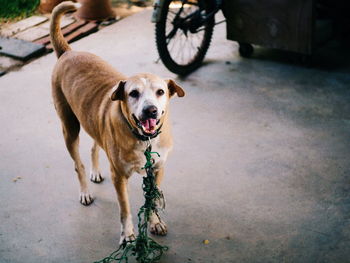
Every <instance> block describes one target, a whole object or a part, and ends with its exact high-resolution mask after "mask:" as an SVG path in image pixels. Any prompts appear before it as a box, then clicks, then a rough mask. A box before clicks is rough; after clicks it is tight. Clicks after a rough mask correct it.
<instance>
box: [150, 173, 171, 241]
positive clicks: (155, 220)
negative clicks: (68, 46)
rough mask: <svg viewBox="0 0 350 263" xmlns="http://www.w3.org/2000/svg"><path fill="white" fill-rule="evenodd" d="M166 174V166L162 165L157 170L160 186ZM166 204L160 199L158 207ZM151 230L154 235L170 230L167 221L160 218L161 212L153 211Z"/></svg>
mask: <svg viewBox="0 0 350 263" xmlns="http://www.w3.org/2000/svg"><path fill="white" fill-rule="evenodd" d="M163 176H164V168H163V167H161V168H159V169H157V170H156V171H155V177H156V184H157V186H158V188H159V187H160V183H161V181H162V179H163ZM162 201H163V202H165V201H164V200H162ZM164 205H165V204H161V201H158V203H157V207H158V208H161V207H162V206H164ZM149 222H150V232H151V233H152V234H154V235H158V236H165V235H166V234H167V232H168V230H167V226H166V224H165V222H164V221H163V220H162V219H161V218H160V216H159V214H156V213H152V215H151V217H150V219H149Z"/></svg>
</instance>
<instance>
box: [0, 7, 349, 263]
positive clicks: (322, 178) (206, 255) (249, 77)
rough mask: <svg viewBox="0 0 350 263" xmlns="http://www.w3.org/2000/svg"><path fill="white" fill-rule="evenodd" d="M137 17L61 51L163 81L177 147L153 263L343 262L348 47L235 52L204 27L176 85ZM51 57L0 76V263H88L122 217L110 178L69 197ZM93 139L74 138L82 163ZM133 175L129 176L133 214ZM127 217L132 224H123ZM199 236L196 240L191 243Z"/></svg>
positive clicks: (70, 174) (72, 184)
mask: <svg viewBox="0 0 350 263" xmlns="http://www.w3.org/2000/svg"><path fill="white" fill-rule="evenodd" d="M150 16H151V13H150V11H145V12H142V13H139V14H136V15H134V16H131V17H129V18H126V19H124V20H122V21H121V22H119V23H116V24H114V25H112V26H109V27H107V28H105V29H103V30H101V31H99V32H98V33H96V34H93V35H91V36H88V37H87V38H84V39H82V40H80V41H78V42H76V43H74V44H73V45H72V47H73V48H74V49H75V50H82V51H90V52H92V53H95V54H97V55H99V56H101V57H102V58H104V59H105V60H107V61H108V62H109V63H111V64H112V65H113V66H115V67H116V68H118V69H119V70H121V71H122V72H124V73H126V74H129V75H130V74H134V73H137V72H144V71H148V72H153V73H157V74H159V75H161V76H164V77H171V78H175V79H176V80H177V81H178V82H179V83H181V85H182V86H183V88H184V89H185V90H186V91H187V94H186V97H184V98H181V99H180V98H174V99H173V100H172V106H171V108H172V109H171V110H172V122H173V134H174V140H175V147H174V151H173V153H172V155H171V156H170V157H169V161H168V163H167V165H166V177H165V180H164V183H163V187H162V188H163V190H164V193H165V195H166V198H167V209H166V213H165V218H166V221H167V223H168V226H169V234H168V236H166V237H162V238H157V240H158V241H159V242H160V243H162V244H165V245H167V246H169V247H170V250H169V251H168V252H167V253H166V255H165V256H164V257H163V258H162V260H161V262H163V263H169V262H171V263H185V262H205V263H207V262H225V263H226V262H350V216H349V215H350V198H349V190H350V162H349V156H350V104H349V101H350V75H349V72H350V71H349V63H346V62H348V58H349V56H348V55H349V54H345V55H344V54H340V56H338V59H334V58H333V57H332V54H333V53H332V52H334V50H336V49H337V48H336V47H330V48H329V50H328V51H327V52H323V53H322V52H320V53H319V54H318V56H317V58H316V65H317V66H316V67H314V68H305V67H301V66H299V65H296V64H295V63H290V62H289V61H288V60H289V59H290V58H291V57H292V56H291V55H290V54H287V53H285V52H278V51H271V50H266V49H262V48H260V49H258V50H257V51H256V53H255V55H254V57H253V58H252V59H242V58H240V57H239V55H238V53H237V45H236V44H235V43H234V42H231V41H228V40H226V39H225V27H224V25H220V26H218V27H216V28H215V35H214V41H213V43H212V45H211V47H210V50H209V53H208V55H207V57H206V64H205V65H204V66H203V67H202V68H200V69H199V70H198V71H197V72H195V73H193V74H191V75H190V76H189V77H187V78H185V79H178V78H177V77H176V76H175V75H173V74H171V73H169V72H168V71H167V70H166V69H165V68H164V66H163V65H162V64H161V63H158V64H156V63H154V61H155V60H156V59H157V52H156V49H155V43H154V31H153V28H154V25H153V24H151V23H150V22H149V20H150ZM55 61H56V58H55V56H54V55H53V54H50V55H47V56H45V57H42V58H40V59H38V60H36V61H34V62H33V63H31V64H29V65H26V66H24V67H23V68H22V69H20V70H19V71H17V72H11V73H9V74H7V75H5V76H3V77H2V78H0V98H1V103H0V109H1V110H0V120H1V125H0V134H1V139H0V156H1V161H0V200H1V206H0V221H1V224H0V262H2V263H5V262H11V263H14V262H27V263H41V262H45V263H46V262H74V263H77V262H84V263H85V262H93V261H95V260H99V259H102V258H103V257H105V256H107V255H109V253H111V252H112V251H113V250H115V249H116V247H117V244H118V240H119V234H120V230H119V229H120V224H119V219H118V218H119V216H118V206H117V203H116V194H115V192H114V189H113V187H112V184H111V181H110V178H109V175H108V174H109V168H108V163H107V161H106V158H105V157H104V156H103V158H102V164H101V166H102V171H103V174H104V175H105V176H106V180H105V181H104V182H103V183H102V184H101V185H94V184H92V183H91V188H90V189H91V190H92V192H93V194H94V196H95V197H96V200H95V202H94V204H93V205H92V206H90V207H84V206H82V205H80V204H79V202H78V180H77V178H76V175H75V172H74V168H73V162H72V160H71V159H70V157H69V155H68V153H67V151H66V149H65V145H64V142H63V138H62V135H61V128H60V123H59V121H58V118H57V116H56V113H55V110H54V107H53V105H52V99H51V94H50V74H51V70H52V68H53V66H54V63H55ZM90 146H91V140H90V139H89V138H88V137H87V135H86V134H83V135H82V139H81V154H82V157H83V159H84V161H85V164H86V166H87V167H88V166H89V152H90ZM140 185H141V177H140V176H138V175H135V176H133V177H132V179H131V181H130V192H131V204H132V209H133V215H134V218H136V213H137V210H138V208H139V206H140V205H141V204H142V202H143V196H142V192H141V189H140ZM135 223H136V220H135ZM206 239H207V240H209V244H206V245H205V244H203V240H206Z"/></svg>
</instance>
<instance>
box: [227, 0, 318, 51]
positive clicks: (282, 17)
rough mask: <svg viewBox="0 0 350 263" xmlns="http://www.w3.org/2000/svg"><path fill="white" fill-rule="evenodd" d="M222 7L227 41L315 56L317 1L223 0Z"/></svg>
mask: <svg viewBox="0 0 350 263" xmlns="http://www.w3.org/2000/svg"><path fill="white" fill-rule="evenodd" d="M223 4H224V6H223V11H224V14H225V17H226V20H227V23H226V24H227V38H228V39H230V40H235V41H238V42H242V43H249V44H257V45H261V46H264V47H269V48H277V49H283V50H289V51H294V52H298V53H302V54H308V55H309V54H311V53H312V50H313V48H314V45H315V44H314V42H315V41H314V40H315V35H314V31H315V30H314V28H315V22H314V21H315V19H314V16H315V12H314V0H268V1H263V0H226V1H225V0H224V3H223Z"/></svg>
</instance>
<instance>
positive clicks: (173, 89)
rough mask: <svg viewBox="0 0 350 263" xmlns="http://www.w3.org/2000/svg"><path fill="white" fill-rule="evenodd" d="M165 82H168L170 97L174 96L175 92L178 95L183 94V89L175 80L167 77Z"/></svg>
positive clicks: (181, 95)
mask: <svg viewBox="0 0 350 263" xmlns="http://www.w3.org/2000/svg"><path fill="white" fill-rule="evenodd" d="M167 83H168V89H169V96H170V97H172V96H174V94H175V93H177V96H178V97H183V96H185V91H184V90H183V89H182V88H181V87H180V86H179V85H177V83H176V82H175V81H173V80H172V79H169V80H168V81H167Z"/></svg>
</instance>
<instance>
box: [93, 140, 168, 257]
mask: <svg viewBox="0 0 350 263" xmlns="http://www.w3.org/2000/svg"><path fill="white" fill-rule="evenodd" d="M144 154H145V156H146V164H145V166H144V167H143V169H145V171H146V176H145V177H143V185H142V189H143V191H144V197H145V203H144V204H143V206H141V208H140V210H139V212H138V214H137V217H138V236H137V237H136V239H135V240H134V241H130V242H124V243H123V244H122V245H121V246H120V247H119V248H118V250H116V251H114V252H113V253H112V254H110V255H109V256H108V257H106V258H104V259H102V260H100V261H96V262H94V263H110V262H118V263H128V262H129V257H130V256H132V257H135V258H136V261H137V262H140V263H152V262H157V261H158V260H159V259H160V258H161V256H162V255H163V253H164V252H165V251H167V250H168V247H167V246H162V245H160V244H158V243H157V242H156V241H154V240H153V239H152V238H150V237H149V236H148V231H147V228H148V220H149V219H150V216H151V215H152V213H156V214H157V215H158V209H157V201H161V200H162V199H163V194H162V193H161V192H160V191H159V189H158V187H157V185H156V182H155V176H154V167H153V164H154V159H153V158H152V154H156V155H158V157H159V156H160V155H159V153H157V152H152V148H151V145H150V146H148V147H147V149H146V150H145V152H144Z"/></svg>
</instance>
